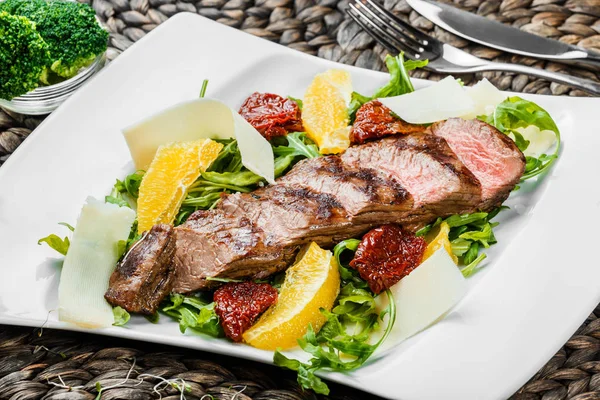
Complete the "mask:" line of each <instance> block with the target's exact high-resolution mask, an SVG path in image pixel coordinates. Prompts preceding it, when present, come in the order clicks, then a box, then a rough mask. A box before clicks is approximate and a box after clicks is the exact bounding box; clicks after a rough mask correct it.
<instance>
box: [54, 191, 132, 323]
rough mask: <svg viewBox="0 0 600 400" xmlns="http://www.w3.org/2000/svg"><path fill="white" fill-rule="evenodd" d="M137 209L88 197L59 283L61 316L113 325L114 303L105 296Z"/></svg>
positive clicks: (77, 321)
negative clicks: (120, 245)
mask: <svg viewBox="0 0 600 400" xmlns="http://www.w3.org/2000/svg"><path fill="white" fill-rule="evenodd" d="M134 219H135V212H134V211H133V210H132V209H130V208H127V207H119V206H117V205H115V204H107V203H104V202H101V201H99V200H96V199H93V198H88V199H87V203H86V204H85V205H84V206H83V209H82V210H81V215H80V216H79V220H78V221H77V225H76V227H75V231H74V233H73V239H72V240H71V245H70V247H69V250H68V252H67V255H66V257H65V261H64V264H63V268H62V273H61V277H60V284H59V286H58V304H59V309H58V319H59V320H60V321H64V322H71V323H74V324H77V325H79V326H82V327H86V328H100V327H105V326H110V325H112V324H113V322H114V317H113V312H112V307H111V306H110V305H109V304H108V303H107V302H106V300H104V293H105V292H106V290H107V289H108V280H109V278H110V275H111V274H112V272H113V270H114V268H115V265H116V263H117V261H118V259H119V256H120V255H119V254H118V242H119V241H121V240H127V238H128V237H129V232H130V230H131V226H132V224H133V221H134Z"/></svg>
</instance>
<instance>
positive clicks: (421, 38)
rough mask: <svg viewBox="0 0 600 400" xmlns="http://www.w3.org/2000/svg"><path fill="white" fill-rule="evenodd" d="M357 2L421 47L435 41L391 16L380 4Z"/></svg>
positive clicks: (364, 0)
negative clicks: (381, 17) (367, 7)
mask: <svg viewBox="0 0 600 400" xmlns="http://www.w3.org/2000/svg"><path fill="white" fill-rule="evenodd" d="M356 1H357V2H361V3H363V4H364V5H365V6H367V5H368V6H370V8H372V9H373V10H375V11H376V12H377V13H378V14H379V15H380V16H383V17H385V18H386V19H387V20H388V21H389V22H390V23H391V24H392V25H395V27H396V29H398V30H401V31H403V32H404V34H408V35H410V36H412V37H413V39H414V40H416V41H417V43H419V44H420V45H421V46H427V45H429V44H430V43H431V42H432V41H434V40H436V39H434V38H432V37H431V36H429V35H427V34H425V33H423V32H421V31H420V30H418V29H416V28H414V27H412V26H411V25H410V24H409V23H407V22H405V21H403V20H402V19H400V18H399V17H397V16H395V15H394V14H392V12H390V11H388V10H386V9H385V8H384V7H383V6H382V5H381V4H379V3H377V2H376V1H374V0H356Z"/></svg>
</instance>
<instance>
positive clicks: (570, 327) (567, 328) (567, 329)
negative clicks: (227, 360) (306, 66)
mask: <svg viewBox="0 0 600 400" xmlns="http://www.w3.org/2000/svg"><path fill="white" fill-rule="evenodd" d="M186 24H204V25H206V26H207V27H208V28H207V29H211V30H213V29H215V30H220V31H222V32H225V31H227V32H229V33H228V34H229V35H230V36H236V37H237V38H240V40H242V39H241V38H242V36H243V37H244V41H245V42H248V43H250V42H252V44H253V45H256V46H257V48H262V49H261V50H260V51H261V52H265V51H267V50H263V49H268V51H270V52H273V53H275V54H281V55H282V56H283V55H287V56H291V55H292V54H293V56H294V57H304V58H306V57H308V58H310V59H311V60H312V61H313V62H318V63H321V64H323V65H337V66H339V67H342V68H344V69H347V70H350V71H353V70H354V71H356V70H360V71H361V73H363V74H369V73H370V74H372V75H373V76H374V75H375V74H382V73H380V72H375V71H368V70H363V69H360V68H357V67H353V66H347V65H342V64H337V63H334V62H332V61H328V60H323V59H320V58H317V57H315V56H310V55H307V54H303V53H299V52H296V51H294V50H291V49H288V48H285V47H283V46H280V45H276V44H274V43H270V42H266V41H265V40H263V39H259V38H255V37H253V36H250V35H249V34H244V33H242V32H240V31H238V30H236V29H234V28H231V27H225V26H222V25H220V24H218V23H216V22H214V21H211V20H208V19H206V18H204V17H201V16H199V15H196V14H192V13H180V14H177V15H175V16H174V17H172V18H170V19H169V20H168V21H166V22H165V23H163V24H161V25H160V26H159V27H157V28H156V29H155V30H154V31H152V32H150V33H149V34H148V35H146V37H144V38H142V39H141V40H140V41H138V42H136V43H135V44H134V45H133V46H132V47H131V48H130V50H128V51H127V52H125V53H124V54H122V55H120V56H119V57H118V58H117V59H116V60H115V61H113V63H112V64H114V65H115V66H116V65H121V64H124V63H126V62H128V61H129V60H130V59H133V58H134V55H135V54H137V53H136V52H137V51H139V49H142V48H146V47H148V45H149V44H150V43H151V40H152V39H153V38H155V37H157V36H158V35H163V34H166V32H167V31H168V30H175V29H182V27H183V26H185V25H186ZM259 42H260V43H262V45H258V43H259ZM132 50H133V51H132ZM317 60H318V61H317ZM108 68H110V66H109V67H108ZM104 72H105V71H101V72H100V74H98V75H97V76H96V77H94V79H93V80H92V81H97V80H98V79H101V78H102V77H103V76H104ZM415 83H416V84H417V86H423V85H426V84H427V81H421V80H415ZM86 90H87V85H86V87H84V88H82V89H81V90H79V91H78V92H77V93H76V94H75V95H74V96H73V97H72V98H70V99H69V100H68V101H67V102H66V103H65V105H63V106H61V107H60V108H59V109H58V110H57V111H55V112H54V113H53V114H52V115H50V116H49V117H48V118H47V119H46V120H45V121H43V122H42V124H40V126H39V127H38V128H37V129H36V130H35V132H33V133H32V134H31V135H30V136H29V137H28V138H27V139H26V140H25V142H24V143H22V144H21V146H20V147H19V148H18V149H17V150H16V151H15V153H13V155H11V157H9V159H8V160H7V162H6V163H5V165H4V166H3V168H0V182H2V181H3V178H4V177H5V176H7V175H8V173H9V172H8V171H9V170H11V169H12V168H15V166H16V165H17V164H18V163H20V162H23V160H22V159H24V158H25V152H26V149H28V148H29V146H32V143H35V140H36V138H37V137H38V136H40V135H41V134H42V132H44V131H45V130H46V127H47V126H49V125H51V124H52V123H53V122H54V121H55V120H57V119H59V118H64V117H63V115H65V114H67V113H68V110H69V107H70V105H71V104H74V103H75V102H76V101H77V100H78V99H79V97H80V96H82V95H83V93H85V92H86ZM517 95H521V96H522V94H519V93H517ZM524 97H528V98H536V99H538V98H544V97H547V98H556V97H554V96H540V95H528V96H524ZM567 99H568V101H569V103H572V104H573V105H574V106H578V105H584V104H586V103H588V102H592V101H596V102H599V101H600V99H575V98H565V99H564V100H567ZM598 104H600V103H598ZM567 146H568V144H567ZM25 162H26V161H25ZM558 164H559V165H560V164H561V161H560V160H559V163H558ZM13 165H14V166H13ZM554 186H556V185H549V188H548V189H550V188H552V187H554ZM593 193H594V194H595V193H596V192H593ZM0 200H1V198H0ZM598 208H600V202H598ZM546 212H547V211H546ZM521 234H523V232H520V235H521ZM489 279H490V277H487V280H489ZM483 283H484V282H480V283H479V284H478V286H477V287H476V288H474V292H478V293H481V291H482V288H481V286H482V284H483ZM596 289H600V285H599V284H597V285H596ZM473 295H475V293H469V295H468V297H472V296H473ZM0 299H1V295H0ZM466 301H467V299H464V300H463V302H466ZM599 301H600V290H596V295H595V297H590V298H589V301H588V302H587V307H582V308H581V309H579V310H576V313H575V314H577V317H575V318H573V321H574V320H575V319H579V320H580V321H583V320H584V319H585V317H587V315H589V313H590V312H591V311H592V310H593V308H594V307H595V306H596V305H597V304H598V302H599ZM0 323H3V324H8V325H25V326H39V323H40V320H35V321H33V320H31V321H30V320H26V319H18V318H13V317H10V316H8V315H5V314H4V313H2V311H0ZM579 324H580V323H577V325H575V323H574V322H571V323H569V324H564V325H563V329H562V330H561V332H560V333H558V334H556V337H559V338H558V340H560V341H561V343H560V345H557V346H554V347H555V348H552V349H551V348H548V349H546V351H545V352H544V354H545V355H547V356H548V357H546V358H545V359H544V360H541V361H540V360H538V361H537V362H532V363H530V365H529V368H528V370H529V371H531V374H530V375H529V376H527V377H523V378H522V380H521V381H520V384H522V383H524V382H525V380H527V379H529V377H530V376H531V375H533V373H534V372H535V371H537V369H539V367H541V365H543V363H545V362H546V360H548V359H549V358H550V356H551V355H552V354H554V352H555V351H556V350H558V349H559V348H560V347H561V346H562V344H563V343H564V342H565V341H566V339H568V337H569V336H570V335H571V334H572V333H573V332H574V331H575V330H576V329H577V327H578V326H579ZM46 326H47V327H51V328H56V329H63V330H73V331H84V332H88V333H96V334H105V335H109V336H118V337H123V338H128V339H134V340H145V341H155V342H156V341H159V342H160V340H158V339H159V338H154V337H153V338H140V337H139V336H145V335H144V334H141V333H139V332H133V331H130V330H128V329H122V328H116V329H119V331H118V332H117V333H115V332H113V330H114V329H115V328H109V329H108V330H101V331H97V330H96V331H90V330H86V329H79V328H76V327H73V326H70V325H66V324H62V323H58V324H55V323H54V321H50V322H49V323H48V324H47V325H46ZM434 328H437V327H434ZM435 330H436V332H437V331H439V329H435ZM132 332H133V333H132ZM121 333H122V334H121ZM130 333H131V334H130ZM182 337H185V336H182ZM192 338H194V337H192ZM169 339H170V337H165V338H164V339H163V340H164V342H166V341H167V340H169ZM194 339H196V340H197V337H196V338H194ZM558 340H554V342H557V341H558ZM187 341H188V342H190V340H187ZM170 344H172V343H170ZM175 345H179V346H181V344H179V343H178V344H175ZM417 347H418V346H417ZM193 348H197V349H200V348H199V347H197V346H194V347H193ZM235 348H236V347H231V349H235ZM201 350H204V351H211V349H210V348H204V347H203V348H201ZM414 351H415V349H414V348H413V350H412V351H410V350H409V351H406V352H405V353H404V355H409V354H410V355H411V356H412V353H414ZM219 352H222V353H224V354H230V353H226V352H224V351H219ZM230 355H234V356H236V357H240V356H239V355H235V354H233V353H231V354H230ZM259 361H264V360H259ZM540 363H541V364H540ZM373 365H374V364H370V365H368V366H366V367H364V368H363V369H365V370H366V369H367V368H368V371H369V372H368V374H367V375H368V376H366V377H365V376H360V375H362V374H361V372H360V371H363V369H360V370H358V371H356V373H352V374H350V375H343V374H337V373H333V374H324V376H325V377H327V378H330V379H332V380H335V381H338V382H340V383H344V384H347V385H350V386H353V387H356V388H359V389H363V390H364V389H365V385H369V387H368V388H367V389H368V390H369V391H371V392H372V393H376V394H380V395H386V394H388V395H389V394H390V392H389V390H387V389H385V388H381V387H379V386H380V385H377V383H378V380H380V379H381V378H380V377H375V376H374V375H378V374H380V373H385V374H386V377H389V376H390V375H389V373H390V371H389V369H390V368H391V367H393V366H394V363H392V365H388V366H387V367H386V368H387V370H386V371H380V370H379V369H378V368H373V367H372V366H373ZM373 369H375V370H376V372H375V373H373V371H372V370H373ZM436 373H437V372H436ZM392 377H393V375H392ZM379 383H380V382H379ZM520 384H519V382H517V381H515V380H513V382H511V383H510V384H507V387H506V388H504V389H498V388H495V390H496V392H495V393H496V394H502V395H503V396H504V397H508V396H510V395H511V394H512V393H513V392H514V391H515V390H516V389H517V388H518V387H519V386H520ZM513 389H514V390H513ZM401 392H402V393H400V392H398V393H399V394H402V396H403V398H429V397H428V396H429V394H430V393H431V392H430V391H429V392H426V393H425V392H422V393H420V392H418V391H414V390H410V391H401ZM490 393H491V392H490ZM421 394H423V396H421ZM456 394H457V393H456ZM486 395H487V394H486ZM486 395H484V396H483V397H481V398H484V397H485V396H486ZM450 398H458V397H453V396H452V394H451V395H450ZM485 398H488V397H485ZM489 398H492V397H489Z"/></svg>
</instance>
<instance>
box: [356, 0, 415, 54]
mask: <svg viewBox="0 0 600 400" xmlns="http://www.w3.org/2000/svg"><path fill="white" fill-rule="evenodd" d="M361 8H364V7H361ZM348 14H349V15H350V17H352V19H354V20H355V21H356V22H357V23H358V24H359V25H360V26H361V27H362V28H363V29H364V30H365V31H367V33H369V34H370V35H371V36H373V37H374V38H375V40H377V41H378V42H379V43H380V44H381V45H382V46H384V47H385V48H386V49H388V50H390V51H392V52H395V53H399V52H400V51H403V52H405V54H406V56H407V57H408V58H411V59H421V56H420V55H419V51H418V50H415V49H413V48H411V47H410V46H408V45H407V44H406V43H405V42H403V41H401V40H399V39H398V37H397V36H400V35H399V34H391V33H389V32H388V31H387V30H385V29H383V28H382V27H381V26H379V24H377V23H376V22H375V21H373V20H372V19H371V18H369V17H368V16H367V15H365V14H364V13H363V12H362V11H361V10H360V9H359V8H358V7H357V6H356V4H350V8H349V10H348Z"/></svg>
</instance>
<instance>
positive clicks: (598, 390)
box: [0, 0, 600, 400]
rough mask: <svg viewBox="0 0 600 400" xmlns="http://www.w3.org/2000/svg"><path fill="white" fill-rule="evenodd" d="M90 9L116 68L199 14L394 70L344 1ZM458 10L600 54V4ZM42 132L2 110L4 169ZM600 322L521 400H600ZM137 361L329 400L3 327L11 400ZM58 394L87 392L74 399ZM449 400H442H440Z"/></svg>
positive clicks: (122, 372)
mask: <svg viewBox="0 0 600 400" xmlns="http://www.w3.org/2000/svg"><path fill="white" fill-rule="evenodd" d="M79 1H83V2H87V3H89V4H91V5H92V6H93V7H94V8H95V9H96V12H97V13H98V15H99V17H100V18H101V20H102V21H103V22H104V23H105V24H106V26H107V27H108V28H109V29H110V31H111V32H112V34H111V38H110V48H109V51H108V57H109V59H114V58H115V57H117V56H118V55H119V54H120V53H121V52H122V51H124V50H126V49H127V48H128V47H129V46H131V45H132V44H133V43H134V42H135V41H136V40H139V39H140V38H142V37H143V36H144V35H145V34H146V33H147V32H149V31H151V30H152V29H154V28H155V27H156V26H157V25H159V24H160V23H162V22H164V21H165V20H166V19H167V18H169V17H170V16H172V15H174V14H176V13H178V12H183V11H189V12H194V13H198V14H201V15H204V16H205V17H208V18H211V19H215V20H217V21H218V22H221V23H223V24H227V25H230V26H233V27H236V28H239V29H242V30H244V31H246V32H248V33H251V34H253V35H256V36H260V37H262V38H265V39H268V40H272V41H275V42H278V43H281V44H283V45H286V46H288V47H291V48H294V49H297V50H300V51H304V52H307V53H309V54H313V55H318V56H319V57H323V58H327V59H330V60H334V61H340V62H343V63H347V64H352V65H356V66H359V67H364V68H371V69H377V70H381V69H383V63H382V58H383V56H384V55H385V51H384V50H383V49H382V48H381V47H380V46H378V45H375V43H374V42H373V40H372V39H371V38H370V37H369V36H368V35H366V34H365V33H364V32H361V31H360V30H359V29H358V27H357V26H356V25H355V24H354V23H352V22H350V21H349V20H348V18H347V17H346V16H345V13H344V11H345V9H346V7H347V1H345V0H342V1H336V0H255V1H252V0H229V1H226V0H187V1H178V0H79ZM446 1H447V0H446ZM454 3H455V4H456V5H458V6H459V7H461V8H464V9H466V10H469V11H472V12H477V13H478V14H481V15H485V16H487V17H489V18H493V19H496V20H499V21H502V22H505V23H507V24H511V25H513V26H516V27H519V28H521V29H523V30H526V31H529V32H532V33H535V34H539V35H542V36H547V37H551V38H555V39H558V40H561V41H563V42H566V43H571V44H577V45H580V46H583V47H586V48H592V49H596V50H600V0H502V1H500V0H485V1H482V0H455V1H454ZM385 6H386V7H387V8H388V9H391V10H393V11H394V12H395V13H397V14H398V15H399V16H401V17H403V18H405V19H407V20H409V21H410V22H411V23H412V24H413V25H414V26H416V27H418V28H419V29H422V30H425V31H428V32H430V33H431V34H433V35H434V36H436V37H437V38H439V39H441V40H442V41H444V42H447V43H450V44H453V45H455V46H457V47H460V48H463V49H466V50H467V51H469V52H472V53H473V54H476V55H477V56H479V57H483V58H488V59H495V60H498V61H511V62H519V63H525V64H528V65H534V66H538V67H542V68H547V69H550V70H554V71H557V70H560V71H563V72H567V73H571V74H575V75H579V76H583V77H587V78H590V79H595V80H599V78H598V76H597V74H595V73H592V72H590V71H586V70H580V69H574V68H571V67H567V66H564V65H560V64H555V63H546V62H543V61H538V60H532V59H527V58H524V57H520V56H511V55H507V54H504V53H502V52H499V51H496V50H492V49H488V48H485V47H482V46H478V45H473V44H469V43H468V42H466V41H464V40H462V39H460V38H457V37H456V36H454V35H451V34H449V33H447V32H445V31H443V30H441V29H439V28H437V27H434V26H433V25H432V24H431V23H430V22H429V21H427V20H426V19H424V18H422V17H420V16H419V15H418V14H416V13H415V12H414V11H411V9H410V7H409V6H408V5H407V4H406V2H405V1H404V0H385ZM414 76H416V77H419V78H428V79H439V78H440V77H439V76H437V75H435V74H431V73H429V72H425V71H417V72H416V73H415V75H414ZM482 77H487V78H488V79H490V80H491V81H492V82H493V83H494V84H496V85H497V86H498V87H499V88H501V89H507V90H512V91H516V92H526V93H539V94H554V95H570V96H582V95H585V94H584V93H582V92H581V91H578V90H571V89H570V88H569V87H567V86H564V85H558V84H554V83H553V84H550V83H548V82H546V81H542V80H537V79H534V78H530V77H527V76H525V75H515V74H502V73H494V72H492V73H482V74H477V75H475V76H463V77H462V79H463V80H464V81H465V82H466V83H467V84H468V83H470V82H472V81H473V80H475V79H481V78H482ZM40 122H41V118H33V117H25V116H22V115H17V114H14V113H9V112H5V111H2V110H0V165H1V164H2V162H4V161H5V160H6V159H7V158H8V157H9V155H10V154H11V153H12V152H13V151H14V150H15V149H16V148H17V147H18V146H19V144H20V143H21V142H22V141H23V140H24V139H25V138H26V137H27V136H28V135H29V133H30V132H31V131H32V130H33V129H34V128H35V127H36V126H37V125H38V124H39V123H40ZM597 316H600V306H599V307H598V308H597V309H596V311H595V312H594V313H593V314H591V315H590V317H589V318H588V319H587V320H586V321H585V322H584V324H583V325H582V326H581V328H580V329H579V330H578V331H577V332H576V333H575V335H574V336H573V337H572V338H571V339H570V340H569V341H568V342H567V343H566V344H565V346H564V347H563V348H562V349H561V350H560V351H559V352H558V353H557V354H556V355H555V356H554V357H552V359H551V360H550V361H549V362H548V363H547V364H546V365H545V366H544V367H543V368H542V369H541V370H540V371H539V372H538V373H537V374H536V375H535V376H534V377H533V378H532V379H531V380H530V382H529V383H527V384H526V385H525V386H524V387H523V388H521V389H520V390H519V391H518V392H517V393H516V394H515V395H514V396H513V399H519V400H524V399H544V400H555V399H556V400H559V399H560V400H562V399H574V400H575V399H576V400H592V399H598V400H600V340H599V339H600V319H598V318H597ZM206 360H211V361H206ZM134 361H135V367H134V368H133V370H132V372H131V375H130V378H134V377H137V376H138V375H140V374H143V373H146V374H149V375H155V376H161V377H162V378H164V379H177V378H182V379H184V380H185V381H186V383H187V385H189V386H190V387H191V389H192V392H189V393H188V394H187V395H186V397H187V398H188V399H200V398H203V397H202V396H204V395H205V394H210V395H211V396H212V397H213V398H214V399H227V400H230V399H237V400H247V399H254V400H258V399H281V400H296V399H317V398H320V397H318V396H315V395H314V394H312V393H308V392H302V391H300V390H299V389H298V386H297V385H296V384H295V383H294V380H293V375H291V374H289V373H287V372H285V371H282V370H279V369H273V368H272V367H268V366H265V365H262V364H256V363H250V362H246V361H241V360H237V359H231V358H226V357H221V356H216V355H213V354H203V353H200V352H194V351H189V350H185V349H172V348H165V347H160V346H156V345H147V344H141V343H132V342H128V341H125V340H116V339H106V338H100V337H97V336H93V335H84V334H73V333H66V332H58V331H51V330H44V331H43V334H42V335H41V336H40V335H39V330H36V331H35V332H34V331H33V330H32V329H26V328H9V327H2V326H0V399H40V398H44V399H94V398H95V397H96V394H97V391H96V382H97V381H100V382H101V386H102V387H108V386H110V385H114V384H116V383H119V382H121V381H122V380H123V378H125V377H126V375H127V373H128V371H129V370H130V369H131V366H132V364H133V362H134ZM515 361H517V360H515ZM490 362H493V360H490ZM59 375H60V378H61V379H62V380H63V381H64V385H63V383H61V382H60V379H59ZM159 382H160V380H158V379H157V378H148V377H147V378H144V383H142V384H139V380H133V379H130V380H129V381H128V382H127V384H125V385H124V386H120V387H117V388H113V389H109V390H106V391H104V393H103V395H102V399H147V398H154V397H158V395H157V394H156V393H155V392H153V386H154V385H156V384H157V383H159ZM57 384H61V385H63V386H71V387H77V386H83V387H82V388H80V389H73V390H70V391H69V389H65V388H61V387H59V386H57ZM465 384H468V380H465ZM136 385H137V386H136ZM164 386H165V385H163V386H162V389H160V388H159V389H160V390H159V391H160V393H161V395H162V396H163V398H164V399H179V398H180V396H179V393H178V392H177V391H176V389H175V388H173V387H172V386H168V388H165V387H164ZM332 388H333V390H332V394H333V397H332V398H344V399H369V398H374V397H371V396H368V395H366V394H364V393H361V392H357V391H355V390H349V389H347V388H343V387H340V386H335V385H333V386H332ZM44 396H45V397H44ZM443 397H444V396H443V395H442V394H440V398H443ZM209 398H210V397H208V396H205V397H204V398H203V399H209Z"/></svg>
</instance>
